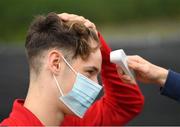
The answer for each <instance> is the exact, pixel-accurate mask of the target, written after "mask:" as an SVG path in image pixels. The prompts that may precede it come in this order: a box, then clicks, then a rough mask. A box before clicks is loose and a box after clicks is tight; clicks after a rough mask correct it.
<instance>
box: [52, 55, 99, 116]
mask: <svg viewBox="0 0 180 127" xmlns="http://www.w3.org/2000/svg"><path fill="white" fill-rule="evenodd" d="M62 58H63V60H64V62H65V63H66V64H67V65H68V66H69V68H70V69H71V70H72V71H73V72H74V73H75V74H76V80H75V82H74V84H73V88H72V90H71V91H70V92H68V93H67V94H64V93H63V91H62V89H61V87H60V85H59V83H58V81H57V79H56V77H55V75H54V74H53V77H54V80H55V82H56V85H57V87H58V89H59V91H60V93H61V96H60V97H59V99H60V100H61V101H62V102H63V103H64V104H65V105H66V106H67V107H68V108H69V109H70V110H71V111H72V112H73V113H74V114H76V115H77V116H79V117H80V118H82V117H83V116H84V114H85V112H86V111H87V109H88V108H89V107H90V106H91V105H92V103H93V102H94V101H95V99H96V97H97V96H98V94H99V92H100V91H101V89H102V86H101V85H99V84H97V83H96V82H94V81H92V80H91V79H89V78H87V77H86V76H84V75H82V74H80V73H78V72H76V71H75V70H74V69H73V68H72V66H71V65H70V64H69V63H68V62H67V61H66V59H65V58H64V57H63V56H62Z"/></svg>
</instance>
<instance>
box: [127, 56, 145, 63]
mask: <svg viewBox="0 0 180 127" xmlns="http://www.w3.org/2000/svg"><path fill="white" fill-rule="evenodd" d="M127 58H128V61H135V62H138V63H146V62H147V61H146V60H145V59H143V58H142V57H140V56H138V55H131V56H127Z"/></svg>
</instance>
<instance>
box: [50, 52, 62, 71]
mask: <svg viewBox="0 0 180 127" xmlns="http://www.w3.org/2000/svg"><path fill="white" fill-rule="evenodd" d="M61 61H62V53H61V52H60V51H58V50H55V49H54V50H52V51H50V52H49V54H48V67H49V69H50V70H51V72H52V73H53V74H57V73H58V72H59V71H60V69H61V67H60V66H61Z"/></svg>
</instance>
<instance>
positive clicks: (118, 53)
mask: <svg viewBox="0 0 180 127" xmlns="http://www.w3.org/2000/svg"><path fill="white" fill-rule="evenodd" d="M110 61H111V62H112V63H114V64H117V65H119V66H120V67H121V68H122V70H123V71H124V73H125V74H126V75H129V76H130V77H131V78H132V79H134V80H135V76H134V71H133V70H132V69H129V67H128V64H127V56H126V54H125V52H124V51H123V49H119V50H115V51H112V52H111V53H110Z"/></svg>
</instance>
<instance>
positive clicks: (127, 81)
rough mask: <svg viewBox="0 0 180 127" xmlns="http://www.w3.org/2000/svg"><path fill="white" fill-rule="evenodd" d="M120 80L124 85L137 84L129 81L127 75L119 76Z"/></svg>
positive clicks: (129, 78) (131, 80)
mask: <svg viewBox="0 0 180 127" xmlns="http://www.w3.org/2000/svg"><path fill="white" fill-rule="evenodd" d="M121 80H122V81H123V82H124V83H127V84H134V85H135V84H137V83H136V81H135V80H133V79H131V77H130V76H128V75H122V76H121Z"/></svg>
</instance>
